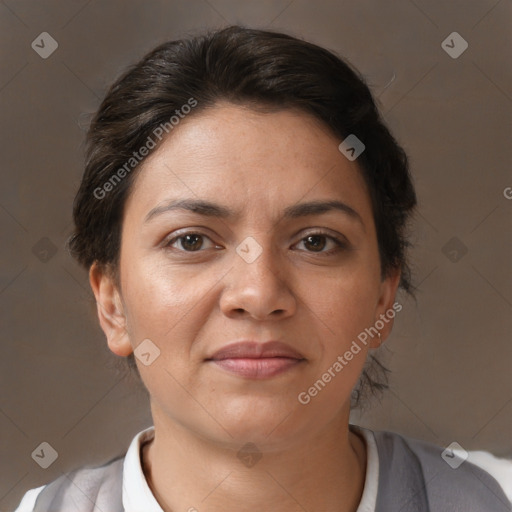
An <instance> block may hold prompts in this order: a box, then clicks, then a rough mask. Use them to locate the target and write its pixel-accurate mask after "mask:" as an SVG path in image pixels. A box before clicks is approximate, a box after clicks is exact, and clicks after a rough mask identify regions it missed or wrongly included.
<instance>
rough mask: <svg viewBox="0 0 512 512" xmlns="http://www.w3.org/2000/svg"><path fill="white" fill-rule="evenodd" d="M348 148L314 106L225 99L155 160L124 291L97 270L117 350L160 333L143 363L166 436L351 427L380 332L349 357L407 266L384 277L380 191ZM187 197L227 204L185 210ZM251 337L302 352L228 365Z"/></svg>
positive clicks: (137, 184)
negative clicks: (169, 430) (263, 105)
mask: <svg viewBox="0 0 512 512" xmlns="http://www.w3.org/2000/svg"><path fill="white" fill-rule="evenodd" d="M340 142H341V141H340V140H338V139H337V138H336V137H334V136H333V135H332V134H331V133H330V132H329V131H328V130H327V128H326V127H325V126H323V124H321V123H320V122H318V121H317V120H316V119H314V118H312V117H310V116H308V115H307V114H305V113H300V112H295V111H291V110H286V111H281V112H277V113H258V112H255V111H253V110H249V109H246V108H244V107H240V106H234V105H230V104H219V105H218V106H217V107H215V108H213V109H211V110H208V111H204V112H202V113H199V114H195V115H194V116H191V117H190V118H188V119H184V120H183V121H182V122H181V123H180V125H179V126H177V127H176V128H175V129H174V130H173V131H172V132H171V133H170V135H169V136H168V138H167V139H166V140H165V141H164V142H163V143H162V145H161V146H160V147H159V148H158V149H157V150H155V152H154V153H152V154H151V155H150V156H148V157H147V159H146V160H145V161H144V163H143V165H142V167H141V169H140V171H139V173H138V174H137V176H136V180H135V181H134V184H133V187H132V191H131V195H130V197H129V199H128V201H127V203H126V205H125V212H124V220H123V227H122V243H121V257H120V289H119V290H117V289H116V288H115V286H114V284H113V282H112V281H111V280H110V278H109V277H108V276H107V275H105V274H102V273H101V271H100V270H99V269H98V268H96V267H93V268H91V272H90V280H91V285H92V287H93V290H94V292H95V295H96V298H97V300H98V303H99V304H100V306H99V307H98V313H99V317H100V322H101V325H102V327H103V329H104V331H105V333H106V335H107V340H108V343H109V347H110V349H111V350H112V351H113V352H114V353H116V354H117V355H122V356H126V355H128V354H130V353H131V352H132V351H133V350H135V349H136V348H137V347H138V346H139V345H140V344H141V343H145V345H141V349H139V350H141V352H142V353H145V354H149V355H145V356H143V357H142V361H141V360H140V359H139V358H136V361H137V365H138V368H139V371H140V374H141V377H142V379H143V382H144V384H145V386H146V387H147V389H148V391H149V394H150V396H151V407H152V413H153V419H154V422H155V427H156V428H157V430H158V428H159V425H161V426H162V427H161V428H165V427H164V425H173V426H179V427H180V428H185V429H188V430H189V431H193V432H195V433H197V434H198V435H200V436H202V437H204V438H207V439H210V440H215V441H216V442H218V443H225V444H230V443H233V444H235V445H236V446H240V443H241V442H245V441H247V440H251V441H252V442H255V443H257V444H259V445H268V447H269V449H271V447H272V446H277V445H280V446H281V445H283V444H286V443H287V442H290V440H291V439H293V440H294V442H297V441H300V440H305V439H307V438H308V436H311V435H313V434H314V433H320V432H321V431H322V430H325V429H326V428H328V427H329V425H334V424H338V425H339V424H340V423H341V424H343V423H345V425H346V424H347V422H348V413H349V405H350V394H351V390H352V388H353V387H354V385H355V384H356V382H357V380H358V378H359V375H360V373H361V370H362V367H363V364H364V362H365V359H366V356H367V352H368V350H369V348H370V347H371V348H375V347H377V346H378V343H379V338H378V337H376V336H375V337H374V338H371V337H369V338H368V342H367V343H366V344H362V343H358V346H359V351H358V352H357V353H356V350H355V349H353V350H352V357H351V358H350V359H348V358H347V357H344V354H345V353H346V352H347V351H350V349H351V347H354V345H353V342H354V340H356V341H357V340H358V335H360V334H361V333H362V332H363V331H364V330H365V328H369V327H371V326H373V325H375V322H376V320H378V319H379V316H380V315H381V314H383V313H385V312H386V311H387V310H389V309H390V308H391V307H392V304H393V302H394V296H395V292H396V288H397V284H398V277H399V276H398V275H397V274H395V275H393V276H390V277H388V278H386V279H385V280H381V268H380V261H379V253H378V246H377V237H376V231H375V225H374V221H373V217H372V209H371V203H370V198H369V194H368V190H367V188H366V186H365V183H364V180H363V178H362V175H361V172H360V170H359V168H358V165H357V161H353V162H351V161H349V160H348V159H347V158H345V156H344V155H343V154H342V153H341V152H340V151H339V150H338V145H339V143H340ZM184 200H187V201H189V206H190V204H191V202H192V201H194V202H196V203H197V202H208V203H212V204H213V205H215V206H216V207H212V206H211V205H210V206H209V207H205V206H203V207H196V208H192V209H190V208H187V207H186V205H185V204H183V203H182V207H181V208H180V207H178V206H176V204H174V207H173V206H172V204H173V203H174V202H176V201H184ZM312 202H315V203H328V202H330V203H331V204H332V205H337V206H334V207H331V208H328V207H325V206H324V207H317V208H314V207H311V205H310V207H307V206H305V205H306V204H309V203H312ZM391 326H392V321H388V322H386V323H385V326H384V328H382V329H381V333H382V339H385V338H386V337H387V335H388V334H389V331H390V329H391ZM144 340H146V341H144ZM147 340H150V341H147ZM248 340H251V341H253V342H256V348H254V346H253V347H252V350H253V351H256V352H258V351H259V350H261V344H263V343H265V342H268V341H270V340H273V341H278V342H281V343H283V344H285V345H286V346H287V348H286V347H283V346H275V347H274V348H275V349H276V350H277V352H274V353H271V352H269V353H268V354H260V355H267V356H268V357H266V358H261V359H259V360H255V359H252V360H251V358H250V357H247V354H246V353H245V352H244V350H250V349H251V347H244V346H242V347H238V348H237V347H235V348H234V349H233V350H234V352H233V351H228V352H227V353H224V356H225V357H226V359H224V360H222V361H221V360H212V357H214V356H215V354H216V353H217V352H218V351H219V350H221V349H224V348H225V347H227V346H228V345H230V344H232V343H235V342H240V341H248ZM269 347H270V348H272V347H271V346H269ZM280 349H283V350H284V352H283V350H281V352H280V351H279V350H280ZM158 351H159V354H158ZM237 351H238V352H237ZM287 352H290V353H291V352H295V356H294V357H290V354H289V353H287ZM137 353H138V352H136V354H137ZM156 354H158V356H157V357H156V358H155V355H156ZM279 355H281V357H277V356H279ZM237 356H240V357H237ZM242 356H245V357H242ZM253 356H254V354H253ZM339 356H341V357H342V359H343V361H344V363H343V364H342V363H341V362H340V359H339ZM219 357H220V356H219ZM145 362H150V364H147V365H146V364H144V363H145ZM336 362H338V366H337V365H336ZM340 365H341V367H342V368H341V370H340ZM328 369H331V371H330V372H328ZM326 372H328V373H329V375H330V379H328V378H327V377H324V378H323V383H324V385H323V386H321V385H319V384H317V387H316V388H315V389H316V393H315V392H314V391H312V392H308V390H310V389H311V388H312V387H314V385H315V382H317V381H318V380H319V379H320V380H322V375H324V374H325V373H326ZM300 397H301V398H302V399H300ZM308 397H309V399H308ZM306 402H307V403H306Z"/></svg>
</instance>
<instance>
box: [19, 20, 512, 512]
mask: <svg viewBox="0 0 512 512" xmlns="http://www.w3.org/2000/svg"><path fill="white" fill-rule="evenodd" d="M415 205H416V197H415V192H414V188H413V185H412V183H411V178H410V174H409V169H408V162H407V157H406V155H405V154H404V152H403V150H402V149H401V148H400V146H399V145H398V144H397V142H396V141H395V140H394V138H393V137H392V135H391V134H390V133H389V131H388V129H387V128H386V127H385V125H384V124H383V121H382V119H381V118H380V116H379V114H378V111H377V108H376V106H375V104H374V101H373V99H372V96H371V94H370V92H369V90H368V88H367V86H366V85H365V83H364V81H363V80H362V79H361V78H360V77H359V75H358V74H357V72H356V71H354V70H353V69H351V67H350V66H349V65H347V64H346V63H344V62H343V61H342V60H340V59H339V58H338V57H336V56H335V55H333V54H332V53H330V52H328V51H327V50H324V49H322V48H319V47H317V46H315V45H313V44H310V43H307V42H304V41H300V40H298V39H295V38H292V37H290V36H287V35H284V34H279V33H274V32H265V31H258V30H249V29H245V28H241V27H229V28H226V29H224V30H220V31H217V32H214V33H210V34H207V35H204V36H200V37H195V38H190V39H186V40H182V41H173V42H169V43H166V44H163V45H161V46H159V47H158V48H156V49H155V50H153V51H152V52H150V53H149V54H148V55H147V56H146V57H144V58H143V59H142V61H141V62H139V63H138V64H137V65H135V66H134V67H133V68H131V69H130V70H129V71H127V72H126V73H125V74H124V76H122V77H121V78H120V79H119V80H118V81H117V82H116V83H115V84H114V85H113V86H112V87H111V89H110V90H109V92H108V93H107V95H106V97H105V99H104V101H103V103H102V105H101V106H100V109H99V111H98V113H97V114H96V116H95V118H94V120H93V122H92V124H91V127H90V131H89V134H88V153H87V163H86V169H85V173H84V177H83V180H82V184H81V187H80V190H79V192H78V194H77V197H76V201H75V208H74V220H75V226H76V229H75V232H74V234H73V236H72V238H71V240H70V249H71V252H72V254H73V255H74V256H75V257H76V258H77V260H78V261H79V262H80V263H81V264H82V265H83V266H84V267H85V268H86V269H87V270H88V271H89V278H90V284H91V287H92V289H93V291H94V294H95V297H96V301H97V306H98V317H99V321H100V324H101V327H102V329H103V331H104V332H105V335H106V338H107V342H108V346H109V348H110V350H111V351H112V352H113V353H114V354H116V355H118V356H122V357H127V358H128V361H129V362H130V364H131V365H132V366H134V367H135V368H136V371H138V372H139V374H140V377H141V379H142V382H143V383H144V385H145V387H146V388H147V390H148V392H149V396H150V403H151V413H152V418H153V422H154V427H151V428H149V429H146V430H144V431H143V432H140V433H139V434H137V436H136V437H135V438H134V439H133V441H132V443H131V445H130V447H129V449H128V452H127V453H126V454H125V455H122V456H119V457H117V458H115V459H113V460H112V461H109V462H108V463H106V464H104V465H103V466H99V467H96V468H81V469H78V470H77V471H75V472H73V473H72V474H70V475H64V476H63V477H61V478H59V479H57V480H55V481H54V482H52V483H51V484H49V485H48V486H43V487H42V488H38V489H35V490H32V491H30V493H31V494H30V495H29V493H27V495H29V496H26V498H27V499H26V500H25V499H24V503H23V502H22V504H21V505H20V510H21V509H23V510H35V511H49V510H52V511H55V510H62V511H66V512H68V511H69V510H80V511H84V510H91V511H92V510H104V511H107V510H108V511H117V510H119V511H121V510H126V511H127V512H139V511H145V512H148V511H162V510H163V511H165V512H168V511H173V512H175V511H200V512H203V511H226V510H228V511H231V510H237V511H262V510H265V511H266V510H272V511H274V512H281V511H286V512H291V511H303V510H307V511H310V512H314V511H323V512H324V511H337V512H340V511H343V512H356V511H357V512H363V511H365V512H366V511H374V510H375V511H378V512H384V511H399V510H403V511H414V512H422V511H428V510H431V511H453V510H464V511H465V512H471V511H475V512H476V511H486V512H488V511H491V510H492V511H502V510H503V511H505V510H510V502H509V499H508V498H507V495H506V494H505V489H504V487H502V484H500V482H498V481H497V480H496V478H494V477H493V476H492V475H491V474H490V473H489V472H488V471H486V470H484V469H482V468H480V467H478V466H477V465H475V464H473V463H471V462H469V461H467V460H466V461H465V460H463V459H464V457H463V456H462V455H461V454H460V453H459V452H456V451H453V450H448V451H443V448H439V447H437V446H434V445H431V444H428V443H423V442H421V441H417V440H413V439H409V438H406V437H403V436H400V435H398V434H394V433H390V432H372V431H370V430H367V429H363V428H360V427H357V426H355V425H351V424H349V413H350V409H351V407H357V406H358V405H359V404H360V402H361V400H363V399H364V397H365V395H368V391H370V392H372V391H378V390H380V389H382V388H384V387H385V380H384V375H383V373H382V371H381V370H382V367H381V366H379V364H378V362H377V360H376V359H375V358H374V357H373V355H372V351H374V350H375V349H377V348H378V347H379V346H380V344H381V343H383V342H384V341H385V340H386V339H387V338H388V337H389V335H390V332H391V329H392V326H393V319H394V317H395V315H396V313H397V312H398V311H400V309H401V304H399V302H397V301H396V299H395V295H396V292H397V289H398V288H399V287H401V288H403V289H404V290H405V291H406V292H409V293H412V289H413V288H412V285H411V282H410V275H409V267H408V265H407V258H406V248H407V246H408V242H407V238H406V227H407V222H408V220H409V219H410V216H411V215H412V213H413V211H414V207H415ZM503 485H504V484H503ZM23 507H25V508H23ZM95 507H97V508H95Z"/></svg>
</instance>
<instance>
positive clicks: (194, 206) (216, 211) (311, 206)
mask: <svg viewBox="0 0 512 512" xmlns="http://www.w3.org/2000/svg"><path fill="white" fill-rule="evenodd" d="M173 210H183V211H189V212H192V213H196V214H198V215H204V216H206V217H216V218H221V219H230V218H231V219H233V218H238V217H239V214H238V213H237V212H235V211H234V210H231V209H230V208H228V207H226V206H222V205H219V204H216V203H213V202H211V201H206V200H202V199H192V198H190V199H175V200H170V201H167V202H165V203H164V204H162V205H160V206H157V207H155V208H153V209H152V210H151V211H150V212H149V213H148V214H147V215H146V218H145V219H144V223H146V222H149V221H150V220H151V219H153V218H154V217H156V216H158V215H161V214H162V213H166V212H169V211H173ZM330 211H340V212H342V213H345V214H346V215H347V216H348V217H350V218H352V219H354V220H357V221H359V223H360V224H361V225H362V227H363V229H364V222H363V219H362V218H361V216H360V215H359V213H358V212H357V211H356V210H354V209H353V208H352V207H351V206H349V205H348V204H345V203H343V202H341V201H338V200H330V201H310V202H307V203H299V204H294V205H292V206H288V207H287V208H285V210H284V212H283V218H284V219H296V218H300V217H307V216H309V215H321V214H323V213H328V212H330Z"/></svg>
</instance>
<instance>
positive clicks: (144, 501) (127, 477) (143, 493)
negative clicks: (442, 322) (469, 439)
mask: <svg viewBox="0 0 512 512" xmlns="http://www.w3.org/2000/svg"><path fill="white" fill-rule="evenodd" d="M350 429H351V430H352V431H354V432H356V433H358V434H360V436H361V437H363V438H364V440H365V441H366V453H367V464H366V478H365V482H364V490H363V495H362V498H361V501H360V503H359V506H358V507H357V512H375V504H376V501H377V490H378V487H379V455H378V451H377V445H376V443H375V438H374V436H373V432H372V431H371V430H368V429H366V428H363V427H359V426H357V425H350ZM153 436H154V426H151V427H148V428H147V429H145V430H142V431H141V432H139V433H138V434H137V435H136V436H135V437H134V438H133V439H132V441H131V443H130V446H129V448H128V451H127V452H126V457H125V459H124V463H123V491H122V499H123V506H124V509H125V512H163V510H162V507H160V505H159V504H158V502H157V501H156V498H155V497H154V496H153V493H152V492H151V490H150V488H149V485H148V483H147V481H146V477H145V476H144V472H143V471H142V463H141V460H140V448H141V446H142V445H143V444H144V443H145V442H147V441H149V440H150V439H152V438H153ZM467 460H468V461H469V462H471V463H473V464H475V465H477V466H480V467H481V468H482V469H483V470H484V471H487V472H488V473H489V474H490V475H492V476H493V477H494V478H495V479H496V481H497V482H498V483H499V484H500V485H501V487H502V488H503V491H504V492H505V494H506V496H507V497H508V499H509V500H510V502H511V503H512V460H507V459H499V458H497V457H495V456H494V455H492V454H490V453H488V452H485V451H473V452H469V457H468V459H467ZM44 487H45V486H44V485H42V486H41V487H37V488H35V489H30V490H29V491H27V492H26V493H25V495H24V496H23V498H22V500H21V502H20V504H19V505H18V508H17V509H16V510H15V511H14V512H32V511H33V509H34V504H35V501H36V498H37V496H38V494H39V493H40V492H41V490H42V489H43V488H44Z"/></svg>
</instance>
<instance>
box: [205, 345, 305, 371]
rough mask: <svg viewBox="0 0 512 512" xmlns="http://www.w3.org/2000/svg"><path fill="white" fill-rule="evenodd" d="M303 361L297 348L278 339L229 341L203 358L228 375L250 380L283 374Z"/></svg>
mask: <svg viewBox="0 0 512 512" xmlns="http://www.w3.org/2000/svg"><path fill="white" fill-rule="evenodd" d="M305 360H306V359H305V358H304V356H303V355H302V354H300V353H299V352H298V351H297V350H295V349H294V348H292V347H290V346H289V345H286V344H285V343H282V342H278V341H268V342H266V343H257V342H255V341H242V342H237V343H232V344H229V345H226V346H225V347H223V348H221V349H220V350H218V351H217V352H215V353H214V354H213V355H212V357H210V358H208V359H206V361H207V362H211V363H213V364H214V365H215V366H217V367H218V368H220V369H222V370H224V371H226V372H228V373H230V374H233V375H236V376H238V377H244V378H249V379H267V378H270V377H274V376H276V375H279V374H282V373H286V372H288V371H290V370H291V369H293V368H296V367H298V366H300V364H301V363H302V362H304V361H305Z"/></svg>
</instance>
